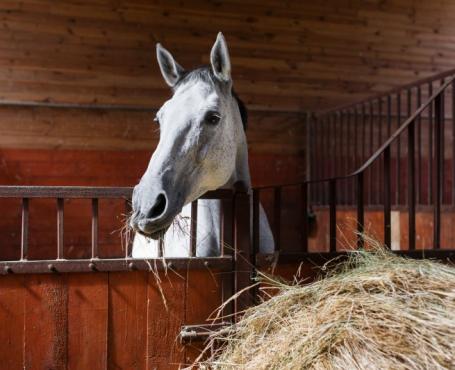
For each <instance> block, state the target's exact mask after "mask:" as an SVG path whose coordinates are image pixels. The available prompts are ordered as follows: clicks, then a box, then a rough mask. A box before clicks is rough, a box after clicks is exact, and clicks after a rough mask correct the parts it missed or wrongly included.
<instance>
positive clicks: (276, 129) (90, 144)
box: [0, 105, 304, 155]
mask: <svg viewBox="0 0 455 370" xmlns="http://www.w3.org/2000/svg"><path fill="white" fill-rule="evenodd" d="M153 118H154V113H153V112H143V111H132V110H93V109H56V108H36V107H35V108H33V107H13V106H10V107H2V106H1V105H0V148H14V149H18V148H24V149H43V148H44V149H86V150H109V151H111V150H116V151H118V150H122V151H132V150H135V151H137V150H143V151H149V152H150V153H151V152H152V151H153V150H154V148H155V147H156V145H157V143H158V139H159V130H158V126H157V125H156V124H154V122H153ZM303 127H304V117H303V115H299V114H295V113H280V112H251V113H250V117H249V127H248V131H247V137H248V145H249V149H250V152H252V153H279V154H289V155H301V153H302V150H303V147H302V143H303V142H304V135H303ZM107 155H108V154H107Z"/></svg>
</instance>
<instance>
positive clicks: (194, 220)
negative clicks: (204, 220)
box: [190, 200, 198, 257]
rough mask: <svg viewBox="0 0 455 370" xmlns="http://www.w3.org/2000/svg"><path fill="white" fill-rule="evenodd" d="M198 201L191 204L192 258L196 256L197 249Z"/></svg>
mask: <svg viewBox="0 0 455 370" xmlns="http://www.w3.org/2000/svg"><path fill="white" fill-rule="evenodd" d="M197 207H198V202H197V200H195V201H193V202H192V203H191V224H190V257H195V256H196V248H197V218H198V217H197Z"/></svg>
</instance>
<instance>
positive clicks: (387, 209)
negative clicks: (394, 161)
mask: <svg viewBox="0 0 455 370" xmlns="http://www.w3.org/2000/svg"><path fill="white" fill-rule="evenodd" d="M390 157H391V153H390V146H388V147H387V148H386V149H385V151H384V184H383V185H384V245H385V246H386V247H387V248H392V218H391V211H392V207H391V203H392V183H391V164H390V161H391V158H390Z"/></svg>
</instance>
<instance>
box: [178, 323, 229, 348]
mask: <svg viewBox="0 0 455 370" xmlns="http://www.w3.org/2000/svg"><path fill="white" fill-rule="evenodd" d="M230 325H232V324H231V323H230V322H221V323H216V324H199V325H183V326H182V328H181V329H180V334H179V338H180V342H181V343H182V344H187V343H191V342H198V341H205V340H207V339H208V338H209V336H210V335H211V334H213V333H215V332H217V331H219V330H221V329H223V328H227V327H229V326H230Z"/></svg>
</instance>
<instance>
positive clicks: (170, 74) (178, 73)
mask: <svg viewBox="0 0 455 370" xmlns="http://www.w3.org/2000/svg"><path fill="white" fill-rule="evenodd" d="M156 59H158V64H159V65H160V70H161V74H162V75H163V78H164V80H165V81H166V83H167V84H168V85H169V86H170V87H174V86H175V84H176V83H177V81H178V80H179V79H180V78H181V77H182V75H183V74H184V73H185V70H184V69H183V67H182V66H181V65H180V64H178V63H177V62H176V61H175V59H174V57H173V56H172V54H171V53H170V52H168V51H167V50H166V49H165V48H163V47H162V46H161V44H156Z"/></svg>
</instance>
